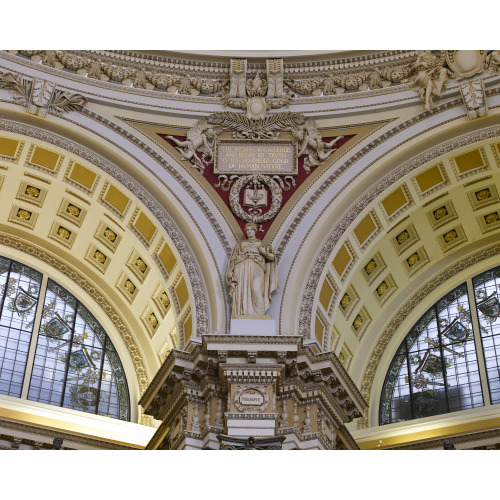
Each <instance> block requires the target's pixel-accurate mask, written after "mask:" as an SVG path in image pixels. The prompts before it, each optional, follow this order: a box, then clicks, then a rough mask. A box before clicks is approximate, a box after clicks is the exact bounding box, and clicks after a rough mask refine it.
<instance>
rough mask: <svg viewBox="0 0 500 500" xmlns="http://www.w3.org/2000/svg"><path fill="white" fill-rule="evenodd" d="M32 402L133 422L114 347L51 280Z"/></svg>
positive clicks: (72, 299)
mask: <svg viewBox="0 0 500 500" xmlns="http://www.w3.org/2000/svg"><path fill="white" fill-rule="evenodd" d="M110 357H112V358H113V362H110ZM119 394H120V395H121V397H119V396H118V395H119ZM28 399H31V400H34V401H40V402H45V403H49V404H55V405H59V406H64V407H65V408H72V409H75V410H80V411H85V412H89V413H98V414H101V415H105V416H109V417H114V418H120V419H122V420H128V419H129V400H128V388H127V382H126V379H125V376H124V373H123V368H122V366H121V363H120V361H119V359H118V356H117V354H116V351H115V350H114V347H113V346H112V344H111V341H110V340H109V338H108V337H107V335H106V333H105V332H104V330H103V329H102V327H101V326H100V325H99V323H98V322H97V321H96V319H95V318H94V317H93V316H92V314H91V313H90V312H89V311H88V310H87V309H86V308H85V307H84V306H83V305H82V304H81V303H79V302H78V301H77V300H76V299H75V297H73V296H72V295H71V294H70V293H69V292H67V291H66V290H65V289H64V288H62V287H61V286H60V285H57V284H56V283H54V282H53V281H51V280H49V281H48V285H47V294H46V297H45V303H44V309H43V313H42V323H41V327H40V335H39V338H38V344H37V349H36V354H35V360H34V364H33V375H32V378H31V383H30V389H29V393H28Z"/></svg>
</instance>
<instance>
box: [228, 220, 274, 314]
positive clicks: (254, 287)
mask: <svg viewBox="0 0 500 500" xmlns="http://www.w3.org/2000/svg"><path fill="white" fill-rule="evenodd" d="M245 232H246V234H247V239H246V240H243V241H239V242H238V243H237V244H236V246H235V247H234V250H233V252H232V254H231V258H230V259H229V265H228V268H227V272H226V281H227V283H228V285H229V295H230V297H231V299H232V301H233V304H232V315H231V316H232V317H233V318H234V317H237V316H264V315H265V314H266V311H267V310H268V309H269V307H270V306H271V293H272V292H273V291H274V290H276V289H277V288H278V271H277V265H276V259H275V255H274V253H273V250H272V248H271V246H270V245H267V244H265V243H264V242H263V241H262V240H260V239H258V238H257V237H256V236H255V233H256V232H257V224H254V223H253V222H251V223H248V224H247V225H246V226H245Z"/></svg>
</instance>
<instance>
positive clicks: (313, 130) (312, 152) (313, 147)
mask: <svg viewBox="0 0 500 500" xmlns="http://www.w3.org/2000/svg"><path fill="white" fill-rule="evenodd" d="M291 132H292V135H293V137H295V139H297V141H298V142H299V149H300V151H299V152H298V153H297V157H300V156H302V155H303V154H307V158H306V159H305V160H304V170H305V171H306V172H307V173H310V171H311V167H317V166H318V165H321V163H323V162H324V161H325V160H326V159H327V158H328V157H329V156H330V155H331V154H332V153H333V152H334V151H335V150H336V149H337V147H336V146H335V145H336V143H337V142H338V141H340V140H341V139H343V138H344V136H342V135H340V136H338V137H336V138H335V139H334V140H333V141H331V142H323V137H322V136H321V132H320V131H319V130H318V129H317V127H316V121H315V120H314V118H309V119H308V120H306V122H305V123H304V124H303V125H300V126H298V127H295V128H292V129H291ZM334 146H335V147H334Z"/></svg>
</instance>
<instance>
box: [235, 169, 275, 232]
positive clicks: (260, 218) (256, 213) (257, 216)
mask: <svg viewBox="0 0 500 500" xmlns="http://www.w3.org/2000/svg"><path fill="white" fill-rule="evenodd" d="M251 182H255V183H257V182H262V183H263V184H265V185H266V186H267V187H268V188H269V189H270V191H271V195H272V202H271V208H270V209H269V210H268V211H267V212H266V213H265V214H263V213H262V210H261V209H251V210H252V211H250V210H249V212H248V213H247V212H245V211H244V210H243V209H242V208H241V205H240V191H241V190H242V189H243V187H244V186H245V185H247V184H249V183H251ZM282 199H283V196H282V190H281V188H280V187H279V185H278V183H277V182H276V181H274V180H273V179H271V178H270V177H269V176H267V175H262V174H256V175H245V176H244V177H240V178H239V179H238V180H237V181H235V183H234V184H233V185H232V187H231V191H230V193H229V204H230V205H231V209H232V210H233V212H234V213H235V214H236V216H237V217H239V218H240V219H242V220H244V221H245V222H255V223H256V224H261V223H262V222H266V221H268V220H270V219H272V218H273V217H275V216H276V214H277V213H278V212H279V210H280V208H281V202H282Z"/></svg>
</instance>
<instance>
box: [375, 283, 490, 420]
mask: <svg viewBox="0 0 500 500" xmlns="http://www.w3.org/2000/svg"><path fill="white" fill-rule="evenodd" d="M482 405H483V397H482V392H481V384H480V379H479V370H478V363H477V355H476V350H475V345H474V334H473V330H472V320H471V315H470V308H469V303H468V298H467V287H466V285H465V284H463V285H461V286H459V287H458V288H456V289H455V290H453V291H452V292H450V293H449V294H447V295H446V296H445V297H443V298H442V299H441V300H439V301H438V302H437V303H436V304H435V305H434V306H433V307H431V308H430V309H429V310H428V311H427V312H426V313H425V314H424V315H423V316H422V317H421V318H420V319H419V321H417V323H416V324H415V326H414V327H413V328H412V329H411V331H410V332H409V333H408V335H407V337H406V338H405V340H404V342H403V344H402V345H401V347H400V349H399V350H398V352H397V354H396V356H395V357H394V360H393V362H392V364H391V367H390V368H389V373H388V376H387V377H386V381H385V384H384V389H383V391H382V398H381V407H380V408H381V411H380V423H381V425H383V424H388V423H393V422H399V421H403V420H409V419H414V418H422V417H428V416H432V415H438V414H441V413H447V412H451V411H457V410H463V409H467V408H473V407H476V406H482Z"/></svg>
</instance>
